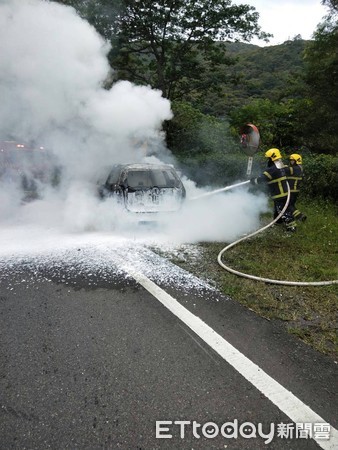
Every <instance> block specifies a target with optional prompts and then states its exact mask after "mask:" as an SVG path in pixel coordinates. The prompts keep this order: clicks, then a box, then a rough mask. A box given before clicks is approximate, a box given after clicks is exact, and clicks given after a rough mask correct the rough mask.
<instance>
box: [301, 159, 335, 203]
mask: <svg viewBox="0 0 338 450" xmlns="http://www.w3.org/2000/svg"><path fill="white" fill-rule="evenodd" d="M303 164H304V173H305V177H304V185H303V189H302V193H303V194H304V195H307V196H308V197H311V198H313V197H319V198H321V199H323V200H328V199H332V200H336V201H337V200H338V157H337V156H331V155H324V154H320V155H311V156H307V157H306V158H304V161H303Z"/></svg>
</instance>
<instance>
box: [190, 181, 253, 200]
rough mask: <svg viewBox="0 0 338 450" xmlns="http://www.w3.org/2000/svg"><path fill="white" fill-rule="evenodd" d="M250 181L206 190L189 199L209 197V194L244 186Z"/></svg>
mask: <svg viewBox="0 0 338 450" xmlns="http://www.w3.org/2000/svg"><path fill="white" fill-rule="evenodd" d="M248 183H250V180H247V181H242V182H240V183H236V184H232V185H231V186H225V187H223V188H220V189H215V190H214V191H210V192H205V193H204V194H201V195H198V196H197V197H191V198H189V199H188V200H198V199H200V198H203V197H209V195H214V194H219V193H220V192H224V191H228V190H230V189H234V188H236V187H239V186H244V185H245V184H248Z"/></svg>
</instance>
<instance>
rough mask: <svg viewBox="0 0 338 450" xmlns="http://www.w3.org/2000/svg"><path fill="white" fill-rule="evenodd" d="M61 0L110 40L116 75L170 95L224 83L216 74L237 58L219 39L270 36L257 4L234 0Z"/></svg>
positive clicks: (175, 96) (191, 95) (192, 93)
mask: <svg viewBox="0 0 338 450" xmlns="http://www.w3.org/2000/svg"><path fill="white" fill-rule="evenodd" d="M59 1H61V0H59ZM62 3H67V4H70V5H72V6H74V7H75V8H77V9H78V10H79V12H80V14H81V15H82V17H86V18H87V20H89V22H90V23H92V24H93V25H94V26H95V27H96V29H97V30H98V31H99V32H100V33H101V34H102V35H103V36H104V37H105V38H106V39H109V40H110V41H111V43H112V51H111V52H110V55H109V61H110V63H111V66H112V67H113V69H115V77H116V78H117V79H121V78H123V79H128V80H130V81H132V82H135V83H138V84H148V85H150V86H152V87H153V88H157V89H160V90H161V91H162V93H163V96H164V97H166V98H169V99H171V100H172V99H179V98H182V97H184V98H185V99H187V98H188V99H189V100H190V99H193V98H194V97H198V96H200V95H203V93H204V92H205V90H206V89H210V88H212V87H215V86H217V85H219V80H218V79H215V77H212V76H211V74H212V73H213V72H214V71H215V69H216V68H217V67H219V66H220V65H221V64H224V65H225V66H226V65H228V64H231V63H232V59H231V58H230V57H228V56H227V55H226V53H225V51H224V47H223V46H220V45H219V42H220V41H224V40H235V41H236V40H238V39H242V40H245V41H249V40H250V39H251V38H252V37H254V36H257V37H259V38H260V39H264V40H267V39H268V38H269V37H270V36H271V35H269V34H266V33H264V32H262V31H261V28H260V27H259V26H258V18H259V14H258V13H257V12H256V11H255V9H254V8H253V7H252V6H249V5H232V2H231V0H157V1H153V0H118V1H114V0H85V1H83V2H79V1H78V0H64V1H63V2H62ZM209 75H210V76H209Z"/></svg>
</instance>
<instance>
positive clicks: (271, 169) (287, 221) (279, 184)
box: [250, 148, 296, 231]
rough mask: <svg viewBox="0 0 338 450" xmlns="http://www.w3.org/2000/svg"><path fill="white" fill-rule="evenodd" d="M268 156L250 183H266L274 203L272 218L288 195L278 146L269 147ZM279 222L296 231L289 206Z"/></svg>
mask: <svg viewBox="0 0 338 450" xmlns="http://www.w3.org/2000/svg"><path fill="white" fill-rule="evenodd" d="M265 157H266V158H268V167H267V169H266V170H265V171H264V172H263V173H262V174H261V175H260V176H259V177H257V178H251V180H250V182H251V183H252V184H261V183H266V184H267V186H268V188H269V192H270V197H271V199H272V200H273V203H274V219H275V218H276V217H277V216H278V215H279V214H280V213H281V212H282V210H283V208H284V206H285V203H286V201H287V197H288V185H287V181H286V173H285V168H286V167H287V166H285V165H284V163H283V161H282V156H281V153H280V151H279V150H278V148H271V149H270V150H268V151H267V152H266V153H265ZM279 222H281V223H284V225H285V227H286V229H287V230H288V231H296V221H295V220H294V218H293V215H292V212H291V210H290V208H289V206H288V207H287V209H286V210H285V211H284V213H283V216H282V217H281V218H280V220H279Z"/></svg>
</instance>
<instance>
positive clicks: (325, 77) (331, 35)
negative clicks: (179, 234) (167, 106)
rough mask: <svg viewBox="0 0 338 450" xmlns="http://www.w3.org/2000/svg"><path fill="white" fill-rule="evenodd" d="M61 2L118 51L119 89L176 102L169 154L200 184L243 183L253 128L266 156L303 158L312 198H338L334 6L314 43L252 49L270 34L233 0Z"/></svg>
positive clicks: (331, 0) (331, 1)
mask: <svg viewBox="0 0 338 450" xmlns="http://www.w3.org/2000/svg"><path fill="white" fill-rule="evenodd" d="M57 1H59V2H60V3H63V4H66V5H71V6H73V7H74V8H75V9H76V10H77V11H78V13H79V14H80V15H81V16H82V17H84V18H85V19H86V20H88V21H89V22H90V23H91V24H92V25H93V26H95V28H96V29H97V30H98V32H99V33H101V34H102V35H103V36H104V37H105V38H106V39H107V40H109V41H110V42H111V44H112V50H111V52H110V54H109V61H110V63H111V65H112V67H113V68H114V77H115V78H114V80H112V82H114V81H116V80H118V79H127V80H130V81H132V82H134V83H137V84H147V85H151V86H152V87H153V88H157V89H160V90H161V91H162V93H163V96H165V97H167V98H168V99H170V100H171V102H172V109H173V111H174V119H173V120H171V121H169V122H168V123H166V124H164V128H165V131H166V138H167V145H168V147H169V148H170V149H171V150H172V152H173V154H174V155H175V157H176V158H177V161H178V165H181V168H182V169H184V170H185V171H186V172H188V174H189V175H190V176H191V177H192V178H193V179H195V180H196V182H197V183H199V184H203V183H204V182H207V183H208V184H210V182H211V183H214V184H215V185H217V184H222V183H224V181H225V180H227V181H232V180H234V179H238V178H241V177H242V176H243V171H245V168H244V169H243V167H244V166H245V158H244V155H242V154H241V148H240V146H239V137H238V134H239V129H240V128H241V126H243V125H244V124H245V123H249V122H250V123H254V124H255V125H256V126H258V128H259V130H260V134H261V146H260V152H259V153H260V154H263V153H264V151H265V150H266V149H267V148H269V147H272V146H273V147H278V148H280V149H281V150H282V152H283V153H284V155H286V156H287V155H288V154H290V153H294V152H295V151H297V152H298V153H302V154H303V155H304V156H305V164H306V165H307V168H308V169H309V172H308V173H309V174H311V175H310V176H309V178H308V183H307V187H306V191H307V192H308V193H309V194H310V195H313V194H315V195H320V196H322V197H327V196H328V195H329V196H331V197H333V198H337V197H336V196H337V195H338V194H337V192H338V174H337V164H338V163H337V156H336V155H337V148H338V133H337V130H336V124H337V123H338V100H337V99H338V53H337V48H338V6H337V5H338V4H337V0H322V3H323V4H325V5H326V6H327V7H328V15H327V16H326V17H325V18H323V22H322V23H321V24H319V25H318V28H317V31H316V33H315V36H314V40H312V41H304V40H303V39H302V38H301V36H296V37H294V38H293V39H292V40H289V41H286V42H284V44H282V45H278V46H270V47H258V46H255V45H251V44H250V43H249V42H250V39H251V38H252V37H253V36H256V37H259V38H260V39H262V40H266V39H267V38H268V37H269V35H267V34H266V33H264V32H263V31H262V30H261V28H260V26H259V14H258V13H257V11H256V10H255V8H254V7H252V6H249V5H245V4H241V5H233V4H232V2H231V0H199V1H195V0H157V1H155V2H154V1H152V0H135V1H134V0H84V1H79V0H57ZM240 41H241V42H240ZM106 87H107V89H109V87H110V86H109V84H108V85H107V86H106ZM321 155H323V156H321ZM324 155H325V156H324ZM260 162H261V160H260V158H259V157H258V158H257V162H256V169H257V170H258V169H259V163H260ZM201 167H203V171H201V170H200V168H201ZM323 171H325V173H323ZM311 180H313V181H314V180H316V187H314V185H311V183H310V181H311Z"/></svg>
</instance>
